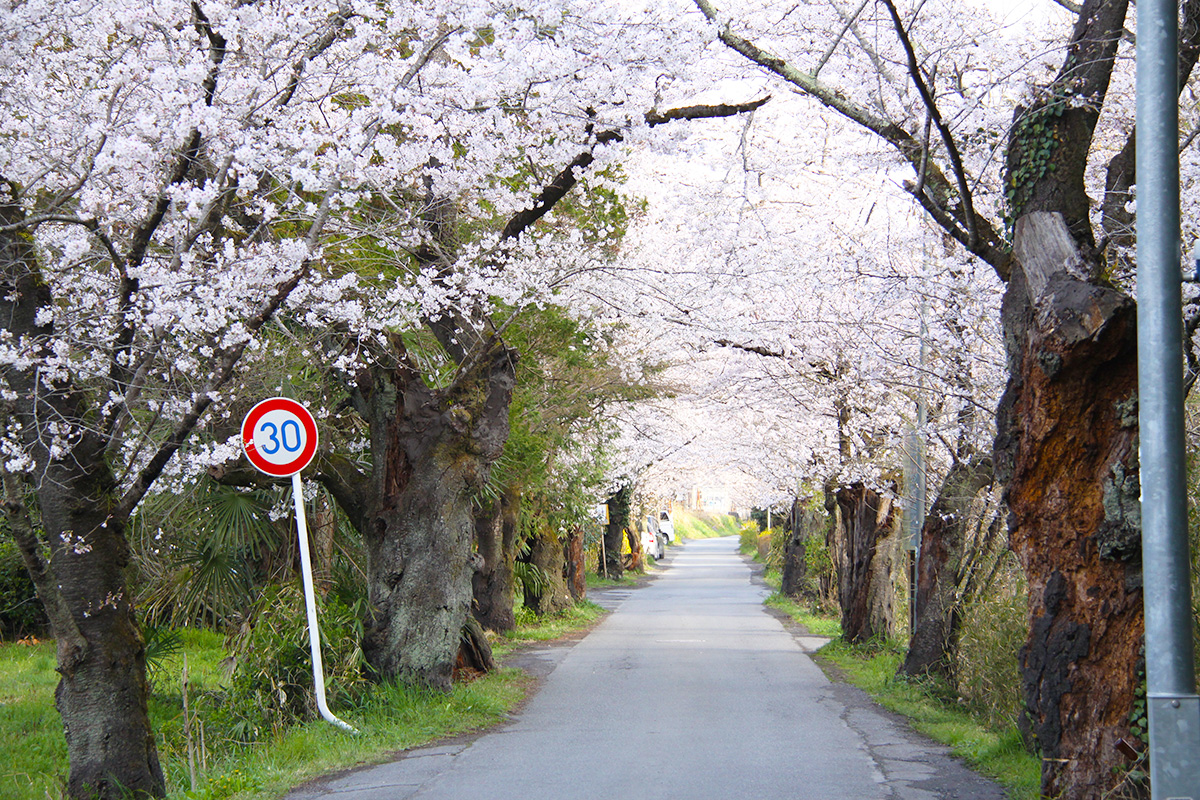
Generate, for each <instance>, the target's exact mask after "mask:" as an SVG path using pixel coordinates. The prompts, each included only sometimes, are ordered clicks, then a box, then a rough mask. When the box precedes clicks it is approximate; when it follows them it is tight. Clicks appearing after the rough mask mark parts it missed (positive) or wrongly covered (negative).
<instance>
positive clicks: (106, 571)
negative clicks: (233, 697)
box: [0, 205, 166, 800]
mask: <svg viewBox="0 0 1200 800" xmlns="http://www.w3.org/2000/svg"><path fill="white" fill-rule="evenodd" d="M14 213H17V212H15V211H14V210H13V208H11V207H10V206H7V205H0V223H11V222H14V221H15V220H14V219H13V218H11V215H12V214H14ZM0 281H2V282H3V286H0V316H3V318H4V319H5V321H6V326H5V329H6V330H7V331H8V332H9V333H11V334H12V336H13V341H14V342H16V341H20V340H21V339H25V346H26V348H27V351H28V354H29V356H30V357H31V358H32V359H33V360H34V365H32V366H29V367H25V368H19V367H17V366H10V367H8V368H6V369H5V370H4V375H3V377H4V379H5V382H6V384H7V386H8V388H9V389H10V390H12V391H13V392H14V393H15V394H16V398H15V400H14V401H13V404H12V405H13V408H12V410H11V412H10V413H11V414H12V421H13V422H14V423H15V424H16V425H18V426H19V427H20V430H21V437H22V439H23V445H24V449H25V452H26V453H27V454H28V455H29V456H30V457H31V458H32V459H33V461H34V470H33V473H32V474H33V475H34V476H36V478H35V480H36V483H35V484H34V489H35V491H36V496H37V508H38V511H39V513H40V520H39V522H40V525H38V527H40V529H41V530H42V532H43V533H44V534H45V536H46V538H47V539H48V543H49V546H50V554H51V555H50V562H49V564H47V563H46V562H45V561H44V560H43V557H42V555H41V550H42V544H43V543H42V542H41V541H40V540H39V539H38V538H37V536H36V534H35V533H34V525H33V523H32V521H31V520H30V515H29V513H28V511H27V509H26V508H25V506H24V500H23V498H22V497H21V494H22V493H21V491H20V489H19V488H18V487H17V485H16V484H17V481H16V479H15V478H13V477H12V476H7V475H6V476H5V480H4V483H5V489H6V491H5V495H6V496H5V512H6V514H7V515H8V517H9V520H10V522H11V523H12V524H11V528H10V529H11V532H12V534H13V536H14V537H15V538H16V539H17V540H18V544H19V546H20V548H21V553H22V556H23V558H24V560H25V564H26V566H27V567H28V568H29V572H30V575H31V577H32V578H33V580H34V584H35V586H36V587H37V590H38V596H39V597H40V598H41V600H42V603H43V605H44V606H45V608H46V611H47V616H48V617H49V618H50V622H51V626H52V629H53V632H54V636H55V640H56V642H57V658H58V665H57V669H58V672H59V674H60V675H61V676H62V678H61V680H60V681H59V684H58V689H57V690H56V692H55V704H56V705H57V707H58V710H59V713H60V714H61V715H62V719H63V729H64V732H65V734H66V740H67V756H68V758H69V760H70V772H69V774H68V777H67V795H68V796H69V797H71V798H74V799H75V800H83V799H84V798H88V800H93V799H94V798H100V800H109V798H113V799H114V800H115V798H125V797H144V796H154V797H162V796H163V795H165V793H166V787H165V784H164V781H163V773H162V769H161V768H160V766H159V761H158V752H157V749H156V747H155V743H154V735H153V732H152V731H151V728H150V719H149V713H148V710H147V701H148V696H149V686H148V684H147V682H146V661H145V646H144V643H143V640H142V636H141V633H140V632H139V630H138V626H137V622H136V620H135V615H134V609H133V605H132V597H133V594H132V592H130V591H129V587H128V586H127V585H126V582H125V570H126V567H127V566H128V565H129V558H130V553H129V545H128V542H127V541H126V538H125V518H124V516H123V515H122V514H118V513H115V503H116V500H117V497H116V491H117V486H116V481H115V480H114V477H113V474H112V470H111V468H110V467H109V463H108V460H107V458H106V456H105V452H104V445H105V442H106V441H107V440H106V439H105V437H104V436H103V435H102V434H101V433H100V432H98V431H97V430H96V429H95V428H94V426H90V425H88V424H86V422H87V421H89V420H90V419H91V418H93V417H94V416H95V415H93V414H91V413H90V412H91V407H90V404H89V403H88V401H87V398H86V397H85V396H84V395H83V393H81V392H79V391H77V390H76V389H75V388H74V387H73V386H71V385H70V384H69V382H67V381H57V382H52V379H51V378H50V376H48V375H45V374H39V372H38V368H37V366H36V361H37V360H38V359H39V358H41V357H45V356H49V353H48V352H47V351H46V348H47V347H48V342H49V338H50V337H51V335H52V334H53V331H52V329H51V328H50V326H49V325H48V324H46V323H40V322H39V321H38V311H39V309H43V308H50V307H52V306H53V299H52V298H51V297H50V292H49V288H48V287H47V285H46V283H45V282H44V281H43V280H41V276H40V275H39V274H38V269H37V260H36V255H35V254H34V252H33V250H32V245H31V244H30V240H29V239H28V238H27V237H26V235H25V234H5V233H0ZM46 420H55V421H56V424H59V425H61V426H62V427H63V429H65V430H66V431H69V432H70V435H69V436H64V439H63V442H62V443H61V446H62V447H63V449H64V452H63V453H62V454H60V455H56V454H54V453H52V452H51V449H50V448H51V447H52V446H58V445H55V444H54V442H53V440H54V439H55V437H56V436H57V435H58V434H55V433H53V432H52V431H49V430H48V429H47V428H46V427H45V424H44V421H46Z"/></svg>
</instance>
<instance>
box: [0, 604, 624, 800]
mask: <svg viewBox="0 0 1200 800" xmlns="http://www.w3.org/2000/svg"><path fill="white" fill-rule="evenodd" d="M603 613H604V611H603V609H601V608H600V607H599V606H597V605H595V604H594V603H590V602H587V601H584V602H581V603H578V604H576V605H574V606H572V607H571V608H568V609H567V610H565V611H563V612H561V613H558V614H553V615H546V616H544V617H541V618H539V617H537V616H536V615H534V614H533V613H532V612H527V611H526V610H525V609H519V610H518V613H517V627H516V628H515V629H513V630H511V631H508V632H506V633H505V634H502V635H499V636H497V637H495V639H494V640H493V652H494V653H495V654H496V655H497V657H498V658H500V659H501V660H503V658H504V657H505V656H507V655H510V654H512V653H513V652H514V651H516V650H518V649H519V648H520V647H521V646H522V645H524V644H527V643H530V642H535V641H547V640H553V639H558V638H561V637H564V636H567V635H570V634H573V633H576V632H578V631H580V630H585V629H587V628H588V627H590V626H591V625H593V624H594V623H595V622H596V621H597V620H598V619H599V618H600V617H601V616H603ZM299 616H300V617H301V619H302V616H303V615H299ZM156 638H157V641H156V639H155V638H152V639H151V642H150V648H149V650H150V657H151V668H150V676H151V682H152V691H151V696H150V698H151V702H150V714H151V718H152V721H153V723H154V729H155V731H156V732H157V744H158V749H159V757H160V759H161V761H162V764H163V768H164V771H165V772H166V778H167V787H168V797H171V798H179V800H184V799H185V798H186V800H224V799H225V798H237V799H238V800H267V799H268V798H277V797H280V796H282V795H283V794H284V793H285V792H287V791H288V790H289V789H291V788H292V787H294V786H296V785H298V784H300V783H303V782H304V781H306V780H309V779H312V778H314V777H317V776H319V775H322V774H325V773H328V772H330V771H333V770H338V769H344V768H347V767H351V766H355V765H359V764H370V763H377V762H381V761H383V760H385V759H386V758H387V757H388V756H389V755H391V754H393V753H395V752H397V751H399V750H403V749H406V748H411V747H416V746H420V745H422V744H424V743H427V742H430V741H434V740H437V739H440V738H443V737H445V736H451V735H455V734H459V733H465V732H469V731H475V730H479V729H482V728H486V727H488V726H490V725H494V724H496V723H497V722H500V721H501V720H503V719H504V718H505V715H506V714H507V712H508V711H509V710H511V709H512V708H513V707H514V706H515V705H516V704H517V703H519V702H520V701H521V699H522V698H524V696H525V694H526V691H527V690H528V688H529V686H530V679H529V678H528V677H527V676H526V675H525V674H524V673H522V672H520V671H519V670H516V669H509V668H503V667H502V668H501V669H499V670H497V671H495V672H492V673H489V674H487V675H483V676H480V677H478V678H477V679H475V680H460V681H457V682H456V683H455V685H454V688H453V690H452V691H450V692H449V693H444V692H440V691H436V690H430V689H419V688H413V687H410V686H405V685H403V684H398V683H386V684H374V683H368V682H365V681H364V682H361V683H355V685H353V686H352V687H347V685H346V682H345V681H344V680H342V681H339V680H337V679H336V678H334V679H331V680H329V681H328V684H329V690H330V692H329V693H330V698H331V705H332V706H333V709H334V712H335V713H336V714H337V715H338V716H339V717H341V718H342V719H344V720H346V721H347V722H349V723H350V724H351V725H353V726H354V727H355V728H357V729H358V731H359V733H358V734H357V735H355V734H349V733H345V732H343V731H341V730H338V729H337V728H335V727H333V726H332V725H330V724H328V723H326V722H324V721H321V720H315V719H313V718H312V717H313V715H312V714H311V709H308V708H307V707H308V705H309V704H311V703H312V699H311V695H312V691H311V683H312V679H311V673H310V672H307V670H308V669H309V667H308V661H307V653H306V652H305V653H304V654H303V655H304V657H303V658H299V657H298V658H297V659H296V660H297V662H298V663H297V669H298V672H299V673H304V675H300V674H298V675H297V676H296V681H297V683H296V685H294V686H293V685H286V684H285V683H284V682H283V681H282V680H281V679H280V674H282V673H279V674H276V675H275V676H274V679H275V681H276V683H275V685H274V688H275V690H276V691H277V692H282V693H283V694H285V695H287V700H288V701H290V703H291V705H290V706H289V705H288V703H287V702H284V703H282V704H281V705H280V706H278V707H276V708H274V709H269V708H267V706H266V704H264V703H262V700H263V698H261V697H259V698H254V699H249V700H248V699H247V697H248V695H247V693H246V692H245V691H244V690H243V691H242V693H241V695H240V696H239V695H238V687H237V686H235V682H234V681H231V680H230V674H231V673H230V670H231V668H232V667H233V663H232V659H231V656H230V652H229V649H228V643H227V640H226V637H224V636H222V635H221V634H218V633H214V632H212V631H206V630H196V629H183V630H179V631H171V632H169V633H168V632H163V633H161V634H160V635H159V636H158V637H156ZM328 638H329V637H328V636H327V639H328ZM281 649H283V648H281ZM302 649H303V648H302ZM278 654H279V653H278V652H277V653H276V655H278ZM54 663H55V661H54V643H53V642H51V641H37V640H35V639H26V640H24V641H23V642H19V643H6V644H2V645H0V739H2V740H3V741H5V742H9V743H12V742H20V747H9V748H8V749H7V751H6V754H5V759H4V765H3V767H0V798H4V800H46V798H57V797H59V796H61V795H62V793H63V787H64V783H65V780H66V774H67V750H66V743H65V742H64V740H63V736H62V721H61V719H60V717H59V715H58V713H57V712H56V711H55V709H54V688H55V686H56V685H57V683H58V675H57V673H55V671H54ZM185 665H186V666H185ZM305 675H306V676H307V681H306V682H305V681H304V676H305ZM331 677H333V676H331ZM302 682H303V683H304V685H300V684H301V683H302ZM239 697H240V699H239ZM239 703H240V708H239V707H238V705H237V704H239ZM256 704H257V705H256ZM285 707H290V708H291V709H292V712H294V713H290V714H289V713H288V712H287V711H286V709H285ZM185 709H186V710H185ZM250 718H256V719H258V720H259V722H260V724H261V725H262V726H263V727H262V728H261V729H260V730H258V731H257V732H255V731H251V730H250V729H249V728H248V727H247V725H248V723H247V720H248V719H250ZM252 733H257V735H256V736H250V735H249V734H252Z"/></svg>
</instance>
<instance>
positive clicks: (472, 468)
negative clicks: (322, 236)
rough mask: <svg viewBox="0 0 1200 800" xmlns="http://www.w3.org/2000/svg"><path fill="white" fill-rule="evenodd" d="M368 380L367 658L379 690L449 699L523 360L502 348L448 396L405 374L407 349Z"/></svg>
mask: <svg viewBox="0 0 1200 800" xmlns="http://www.w3.org/2000/svg"><path fill="white" fill-rule="evenodd" d="M391 349H392V352H391V353H390V354H381V356H380V357H379V358H377V359H376V363H375V364H374V365H373V366H372V367H371V368H369V369H364V370H363V371H362V372H360V374H359V378H358V384H357V387H356V391H355V404H356V406H357V407H358V408H359V412H360V413H361V414H362V416H363V417H364V419H366V420H367V421H368V423H369V425H370V430H371V451H372V453H373V454H374V456H375V463H374V466H373V470H372V474H371V478H370V485H369V489H368V491H367V492H366V495H365V498H366V509H367V511H366V513H365V514H364V522H365V525H364V530H363V535H364V538H365V541H366V545H367V587H368V588H367V591H368V600H369V606H370V608H369V611H368V617H367V620H366V626H365V635H364V638H363V655H364V657H365V658H366V661H367V663H368V665H369V666H370V667H371V668H372V670H374V672H375V674H376V675H377V676H378V677H380V678H385V679H393V678H394V679H399V680H403V681H405V682H409V683H416V684H424V685H428V686H432V687H435V688H438V689H449V688H450V685H451V682H452V674H453V667H454V662H455V656H456V654H457V652H458V648H459V639H460V633H461V630H462V627H463V623H464V622H465V620H466V616H467V614H468V611H469V608H470V603H471V581H472V576H473V574H474V568H473V567H474V561H473V559H472V553H471V542H472V537H473V532H474V528H475V519H474V515H473V513H472V507H471V503H472V493H473V492H474V491H476V490H477V489H479V488H480V487H481V486H482V485H483V483H484V482H485V481H486V480H487V476H488V472H489V470H490V468H491V464H492V463H493V462H494V461H495V459H496V458H498V457H499V455H500V452H501V450H502V449H503V446H504V442H505V440H506V438H507V436H508V407H509V402H510V400H511V397H512V391H513V386H514V384H515V371H514V365H515V361H516V355H515V353H513V352H512V351H510V350H509V349H508V348H507V347H505V346H504V344H503V343H502V342H500V341H499V340H493V341H492V342H491V343H490V344H489V345H488V346H487V347H486V350H485V351H484V357H482V358H478V359H476V360H475V362H474V365H473V366H472V367H471V368H469V369H468V370H467V371H465V372H464V373H463V374H462V375H460V377H459V379H458V380H457V381H455V383H454V384H453V385H451V386H450V387H449V388H447V389H440V390H439V389H431V388H429V387H428V386H426V385H425V382H424V381H423V380H422V378H421V375H420V373H419V372H418V371H417V370H416V369H414V368H413V367H412V366H411V365H409V364H408V363H407V360H406V352H405V350H404V346H403V343H402V342H401V341H400V339H399V337H392V339H391Z"/></svg>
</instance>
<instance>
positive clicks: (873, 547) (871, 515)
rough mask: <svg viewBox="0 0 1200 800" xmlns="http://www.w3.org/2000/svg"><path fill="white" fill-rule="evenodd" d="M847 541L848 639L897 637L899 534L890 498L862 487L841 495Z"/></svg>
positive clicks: (843, 595)
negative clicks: (894, 582) (895, 572)
mask: <svg viewBox="0 0 1200 800" xmlns="http://www.w3.org/2000/svg"><path fill="white" fill-rule="evenodd" d="M837 504H838V510H839V511H840V512H841V520H842V526H843V529H844V540H845V543H846V547H845V551H844V553H843V558H842V564H841V570H840V574H839V593H838V594H839V596H838V600H839V602H840V603H841V607H842V637H843V638H844V639H845V640H846V641H847V642H850V643H851V644H859V643H862V642H867V641H870V640H871V639H886V638H887V637H888V636H890V635H891V634H892V626H893V622H894V616H895V598H894V597H893V594H894V592H893V591H892V586H891V575H892V569H893V568H894V566H895V552H894V550H895V539H896V537H895V535H894V534H895V531H894V529H893V528H894V526H893V525H892V518H893V513H892V511H893V505H892V500H891V498H890V497H887V496H880V495H879V494H878V493H876V492H875V491H873V490H871V489H868V488H867V487H866V486H863V485H862V484H854V485H853V486H848V487H846V488H843V489H839V490H838V492H837Z"/></svg>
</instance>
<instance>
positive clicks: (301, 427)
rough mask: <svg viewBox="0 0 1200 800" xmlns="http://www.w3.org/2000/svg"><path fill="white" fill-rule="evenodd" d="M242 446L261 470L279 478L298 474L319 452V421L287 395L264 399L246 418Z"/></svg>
mask: <svg viewBox="0 0 1200 800" xmlns="http://www.w3.org/2000/svg"><path fill="white" fill-rule="evenodd" d="M242 448H243V449H244V450H245V451H246V457H247V458H249V459H250V463H251V464H253V465H254V466H255V468H257V469H258V470H260V471H262V472H265V473H267V474H268V475H273V476H275V477H277V478H286V477H287V476H289V475H295V474H296V473H297V472H299V471H300V470H302V469H304V468H305V467H306V466H308V464H309V462H310V461H312V459H313V456H314V455H315V454H316V452H317V423H316V421H315V420H313V416H312V414H310V413H308V409H306V408H305V407H304V406H302V405H300V404H299V403H297V402H296V401H295V400H291V399H289V398H287V397H272V398H270V399H267V400H263V401H262V402H261V403H259V404H258V405H256V406H254V408H252V409H250V413H249V414H247V415H246V418H245V419H244V420H242Z"/></svg>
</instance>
